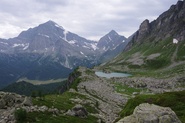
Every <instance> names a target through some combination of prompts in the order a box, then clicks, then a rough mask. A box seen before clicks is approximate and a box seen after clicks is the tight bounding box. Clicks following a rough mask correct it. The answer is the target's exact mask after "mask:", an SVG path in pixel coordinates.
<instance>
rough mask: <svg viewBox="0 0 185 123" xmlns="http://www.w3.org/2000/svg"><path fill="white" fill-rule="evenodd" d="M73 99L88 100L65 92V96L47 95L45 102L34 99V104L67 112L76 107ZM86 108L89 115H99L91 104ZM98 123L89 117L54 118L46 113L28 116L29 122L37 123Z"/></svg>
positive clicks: (34, 113)
mask: <svg viewBox="0 0 185 123" xmlns="http://www.w3.org/2000/svg"><path fill="white" fill-rule="evenodd" d="M71 98H80V99H87V98H86V97H85V96H84V95H80V94H77V93H72V92H65V93H63V94H60V95H57V94H53V95H46V96H45V98H44V100H39V99H33V104H34V105H38V106H43V105H45V106H47V107H49V108H51V107H55V108H57V109H59V110H63V111H67V110H69V109H71V108H72V107H74V106H75V105H76V104H75V103H73V102H72V101H71V100H70V99H71ZM84 107H85V108H86V109H87V111H88V112H89V113H97V112H98V111H97V110H96V109H95V108H93V107H92V106H91V105H90V103H89V104H85V105H84ZM96 121H97V118H95V117H93V116H91V115H88V117H87V118H85V119H84V118H78V117H73V116H67V115H59V116H53V114H51V113H48V112H45V113H41V112H32V113H29V114H28V117H27V122H35V123H51V122H52V123H59V122H65V123H71V122H73V123H95V122H96Z"/></svg>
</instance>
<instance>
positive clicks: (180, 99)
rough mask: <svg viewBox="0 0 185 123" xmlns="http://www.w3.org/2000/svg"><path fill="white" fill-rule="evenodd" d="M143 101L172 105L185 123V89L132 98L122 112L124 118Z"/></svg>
mask: <svg viewBox="0 0 185 123" xmlns="http://www.w3.org/2000/svg"><path fill="white" fill-rule="evenodd" d="M141 103H152V104H156V105H160V106H164V107H170V108H171V109H172V110H173V111H174V112H175V113H176V114H177V116H178V117H179V119H180V120H181V121H182V123H185V91H181V92H168V93H163V94H156V95H138V96H136V97H135V98H132V99H130V100H129V101H128V102H127V104H126V105H125V107H124V109H123V110H122V112H121V113H120V116H121V117H122V118H123V117H125V116H128V115H131V114H132V113H133V111H134V109H135V107H136V106H138V105H139V104H141Z"/></svg>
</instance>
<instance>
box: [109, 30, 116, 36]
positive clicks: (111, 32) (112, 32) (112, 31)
mask: <svg viewBox="0 0 185 123" xmlns="http://www.w3.org/2000/svg"><path fill="white" fill-rule="evenodd" d="M108 34H115V35H118V33H117V32H116V31H115V30H111V31H110V32H109V33H108Z"/></svg>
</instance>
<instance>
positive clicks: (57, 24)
mask: <svg viewBox="0 0 185 123" xmlns="http://www.w3.org/2000/svg"><path fill="white" fill-rule="evenodd" d="M55 26H56V27H58V28H60V29H63V30H64V28H63V27H62V26H60V25H58V24H55Z"/></svg>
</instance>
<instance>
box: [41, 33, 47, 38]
mask: <svg viewBox="0 0 185 123" xmlns="http://www.w3.org/2000/svg"><path fill="white" fill-rule="evenodd" d="M38 35H40V36H43V37H47V38H49V36H48V35H44V34H40V33H38Z"/></svg>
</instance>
